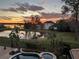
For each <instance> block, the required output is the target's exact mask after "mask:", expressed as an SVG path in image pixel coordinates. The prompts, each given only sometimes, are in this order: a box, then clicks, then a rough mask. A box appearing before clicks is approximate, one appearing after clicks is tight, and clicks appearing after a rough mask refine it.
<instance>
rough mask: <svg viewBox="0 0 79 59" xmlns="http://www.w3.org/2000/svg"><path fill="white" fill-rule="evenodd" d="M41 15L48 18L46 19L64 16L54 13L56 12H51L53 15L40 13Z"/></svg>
mask: <svg viewBox="0 0 79 59" xmlns="http://www.w3.org/2000/svg"><path fill="white" fill-rule="evenodd" d="M40 14H41V15H42V16H43V17H46V18H51V17H61V16H62V14H61V13H54V12H51V13H45V12H40Z"/></svg>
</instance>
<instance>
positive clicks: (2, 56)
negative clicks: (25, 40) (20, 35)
mask: <svg viewBox="0 0 79 59" xmlns="http://www.w3.org/2000/svg"><path fill="white" fill-rule="evenodd" d="M12 50H13V49H12V48H10V47H6V49H5V50H4V47H3V46H0V59H9V57H10V56H11V55H9V52H10V51H12Z"/></svg>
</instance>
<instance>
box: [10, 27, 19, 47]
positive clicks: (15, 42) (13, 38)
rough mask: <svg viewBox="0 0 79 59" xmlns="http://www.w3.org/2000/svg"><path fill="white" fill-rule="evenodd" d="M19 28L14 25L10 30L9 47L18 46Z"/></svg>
mask: <svg viewBox="0 0 79 59" xmlns="http://www.w3.org/2000/svg"><path fill="white" fill-rule="evenodd" d="M18 33H19V28H18V27H16V26H15V27H14V29H13V30H12V31H11V33H10V34H9V38H10V40H11V47H17V48H19V39H20V38H19V35H18Z"/></svg>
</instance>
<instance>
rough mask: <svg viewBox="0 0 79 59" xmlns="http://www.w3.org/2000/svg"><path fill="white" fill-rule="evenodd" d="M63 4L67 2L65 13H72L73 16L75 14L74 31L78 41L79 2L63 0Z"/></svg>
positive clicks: (76, 0)
mask: <svg viewBox="0 0 79 59" xmlns="http://www.w3.org/2000/svg"><path fill="white" fill-rule="evenodd" d="M62 1H63V2H65V4H66V5H65V7H64V8H63V10H64V11H63V13H67V12H69V11H70V12H71V13H72V14H74V17H73V18H74V19H75V21H74V25H75V26H74V30H75V33H76V36H77V37H76V39H77V40H78V39H79V38H78V31H79V29H78V12H79V0H62Z"/></svg>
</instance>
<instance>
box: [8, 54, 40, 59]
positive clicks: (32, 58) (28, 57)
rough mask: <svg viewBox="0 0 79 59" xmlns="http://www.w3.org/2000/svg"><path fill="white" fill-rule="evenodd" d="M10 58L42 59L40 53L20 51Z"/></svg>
mask: <svg viewBox="0 0 79 59" xmlns="http://www.w3.org/2000/svg"><path fill="white" fill-rule="evenodd" d="M9 59H40V57H39V55H37V54H32V53H18V54H16V55H14V56H12V57H11V58H9Z"/></svg>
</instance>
